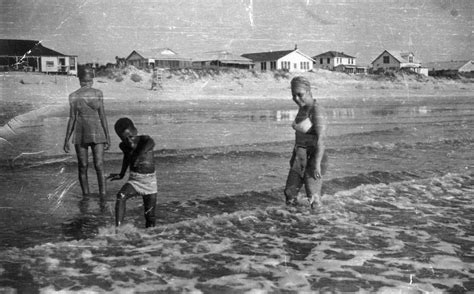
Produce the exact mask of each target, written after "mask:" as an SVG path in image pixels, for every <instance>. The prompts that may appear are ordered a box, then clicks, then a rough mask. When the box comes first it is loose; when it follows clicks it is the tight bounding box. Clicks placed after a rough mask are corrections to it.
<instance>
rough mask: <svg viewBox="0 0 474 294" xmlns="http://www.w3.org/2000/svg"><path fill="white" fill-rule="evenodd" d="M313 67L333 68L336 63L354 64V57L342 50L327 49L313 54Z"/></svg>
mask: <svg viewBox="0 0 474 294" xmlns="http://www.w3.org/2000/svg"><path fill="white" fill-rule="evenodd" d="M313 59H314V65H313V66H314V68H322V69H329V70H334V69H335V67H336V66H338V65H356V58H355V57H354V56H350V55H347V54H344V52H337V51H328V52H324V53H321V54H319V55H316V56H313Z"/></svg>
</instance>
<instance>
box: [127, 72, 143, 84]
mask: <svg viewBox="0 0 474 294" xmlns="http://www.w3.org/2000/svg"><path fill="white" fill-rule="evenodd" d="M130 79H131V80H132V81H134V82H135V83H138V82H141V81H142V77H141V76H140V75H138V74H136V73H134V74H132V75H131V76H130Z"/></svg>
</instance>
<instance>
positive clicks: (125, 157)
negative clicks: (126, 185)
mask: <svg viewBox="0 0 474 294" xmlns="http://www.w3.org/2000/svg"><path fill="white" fill-rule="evenodd" d="M119 147H120V149H121V150H122V152H123V160H122V168H121V169H120V173H119V174H110V175H109V176H108V177H107V179H110V180H112V181H116V180H121V179H123V177H124V176H125V173H126V172H127V169H128V167H129V166H130V153H129V152H128V151H127V150H126V149H125V147H124V146H123V145H122V143H120V145H119Z"/></svg>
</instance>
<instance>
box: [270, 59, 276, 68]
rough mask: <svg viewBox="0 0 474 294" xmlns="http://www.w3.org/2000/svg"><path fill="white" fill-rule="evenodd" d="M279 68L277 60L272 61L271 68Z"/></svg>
mask: <svg viewBox="0 0 474 294" xmlns="http://www.w3.org/2000/svg"><path fill="white" fill-rule="evenodd" d="M276 68H277V63H276V61H270V69H271V70H275V69H276Z"/></svg>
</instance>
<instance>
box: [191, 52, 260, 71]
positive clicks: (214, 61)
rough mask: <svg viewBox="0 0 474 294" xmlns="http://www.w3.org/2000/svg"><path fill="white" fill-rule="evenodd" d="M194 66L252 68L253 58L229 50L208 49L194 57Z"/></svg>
mask: <svg viewBox="0 0 474 294" xmlns="http://www.w3.org/2000/svg"><path fill="white" fill-rule="evenodd" d="M192 65H193V68H221V67H225V68H243V69H252V68H253V66H254V63H253V62H252V60H250V59H248V58H245V57H242V56H238V55H235V54H232V53H230V52H228V51H225V50H224V51H208V52H204V53H202V54H199V56H196V57H193V61H192Z"/></svg>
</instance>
